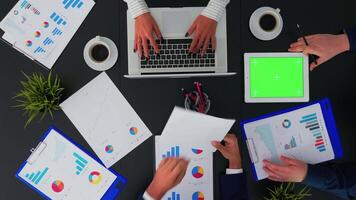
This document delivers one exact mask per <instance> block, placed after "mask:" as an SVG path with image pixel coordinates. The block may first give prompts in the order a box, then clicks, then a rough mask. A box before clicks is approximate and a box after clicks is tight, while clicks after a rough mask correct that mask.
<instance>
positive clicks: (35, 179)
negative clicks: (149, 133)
mask: <svg viewBox="0 0 356 200" xmlns="http://www.w3.org/2000/svg"><path fill="white" fill-rule="evenodd" d="M47 171H48V167H46V168H45V169H44V170H43V171H38V172H37V173H31V174H26V178H28V180H30V181H31V182H32V183H34V184H36V185H37V184H38V183H39V182H40V181H41V180H42V178H43V177H44V175H46V173H47Z"/></svg>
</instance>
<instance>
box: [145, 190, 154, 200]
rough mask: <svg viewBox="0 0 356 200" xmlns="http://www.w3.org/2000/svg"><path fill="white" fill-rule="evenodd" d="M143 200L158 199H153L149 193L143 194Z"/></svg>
mask: <svg viewBox="0 0 356 200" xmlns="http://www.w3.org/2000/svg"><path fill="white" fill-rule="evenodd" d="M143 199H144V200H156V199H154V198H152V197H151V195H150V194H148V192H147V191H146V192H145V193H144V194H143Z"/></svg>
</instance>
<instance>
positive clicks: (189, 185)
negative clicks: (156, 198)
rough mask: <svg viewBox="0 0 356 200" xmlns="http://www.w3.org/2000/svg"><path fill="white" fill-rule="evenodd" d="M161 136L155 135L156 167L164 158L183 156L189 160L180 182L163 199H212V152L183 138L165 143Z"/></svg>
mask: <svg viewBox="0 0 356 200" xmlns="http://www.w3.org/2000/svg"><path fill="white" fill-rule="evenodd" d="M162 137H165V136H156V137H155V149H156V167H158V166H159V163H160V162H161V160H162V159H164V158H169V157H184V158H187V159H189V160H190V163H189V166H188V170H187V173H186V175H185V177H184V178H183V180H182V182H181V183H180V184H179V185H177V186H176V187H174V188H173V189H171V190H170V191H169V192H167V194H166V195H165V196H164V197H163V198H162V199H163V200H184V199H193V200H204V199H214V192H213V191H214V189H213V153H212V152H211V151H209V150H208V148H206V147H202V146H199V145H198V146H192V145H189V144H187V143H186V142H184V140H179V139H178V140H176V142H172V143H166V142H165V141H162V140H161V139H162Z"/></svg>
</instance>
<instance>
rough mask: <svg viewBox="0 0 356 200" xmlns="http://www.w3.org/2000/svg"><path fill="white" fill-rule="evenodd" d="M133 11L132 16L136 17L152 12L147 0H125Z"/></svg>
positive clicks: (131, 11)
mask: <svg viewBox="0 0 356 200" xmlns="http://www.w3.org/2000/svg"><path fill="white" fill-rule="evenodd" d="M124 1H125V2H126V3H127V7H128V8H129V11H130V13H131V16H132V18H134V19H135V18H136V17H138V16H140V15H142V14H144V13H147V12H150V10H149V9H148V6H147V4H146V2H145V0H124Z"/></svg>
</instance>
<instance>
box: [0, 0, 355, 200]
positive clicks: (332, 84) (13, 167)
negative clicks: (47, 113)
mask: <svg viewBox="0 0 356 200" xmlns="http://www.w3.org/2000/svg"><path fill="white" fill-rule="evenodd" d="M16 2H17V1H16V0H6V1H1V2H0V18H3V17H4V16H5V15H6V14H7V13H8V12H9V10H10V9H11V8H12V7H13V6H14V5H15V3H16ZM206 3H207V0H204V1H189V0H184V1H178V0H174V1H173V0H162V1H156V2H155V1H149V2H148V4H149V6H151V7H158V6H162V7H164V6H204V5H206ZM260 6H272V7H276V8H277V7H278V8H280V9H281V14H282V16H283V19H284V29H283V32H282V34H281V35H280V36H279V37H278V38H276V39H274V40H273V41H270V42H262V41H259V40H257V39H255V38H254V37H253V36H252V35H251V34H250V32H249V29H248V20H249V16H250V15H251V13H252V12H253V11H254V10H255V9H256V8H258V7H260ZM355 8H356V1H350V0H339V1H325V0H314V1H307V0H302V1H286V0H274V1H272V0H266V1H259V0H246V1H242V0H231V2H230V4H229V6H228V8H227V23H228V25H227V27H228V28H227V30H228V41H229V42H228V62H229V66H230V67H229V70H230V71H235V72H237V73H238V75H237V76H233V77H223V78H199V79H193V78H191V79H149V80H130V79H126V78H124V77H123V75H124V74H127V42H126V4H125V3H124V2H123V1H122V0H99V1H98V2H97V4H96V5H95V7H94V8H93V10H92V12H91V13H90V14H89V16H88V18H87V19H86V20H85V22H84V23H83V25H82V26H81V28H80V29H79V30H78V32H77V33H76V34H75V36H74V38H73V39H72V40H71V42H70V43H69V45H68V46H67V48H66V49H65V51H64V52H63V54H62V56H61V57H60V58H59V60H58V62H57V63H56V65H55V67H54V68H53V71H54V72H55V73H57V74H58V75H59V76H60V77H61V78H62V81H63V82H62V83H63V85H64V87H65V95H64V97H63V100H64V99H66V98H67V97H68V96H69V95H71V94H72V93H74V92H75V91H77V90H78V89H79V88H81V87H82V86H83V85H84V84H86V83H87V82H88V81H89V80H91V79H92V78H94V77H95V76H96V75H97V74H98V72H95V71H93V70H91V69H90V68H89V67H87V66H86V64H85V62H84V59H83V58H82V52H83V48H84V45H85V44H86V42H87V41H88V40H89V39H91V38H93V37H95V36H96V35H101V36H106V37H110V38H111V39H112V40H113V41H114V42H115V43H116V44H117V45H118V47H119V54H120V57H119V61H118V62H117V63H116V65H115V67H114V68H112V69H111V70H109V71H108V72H107V73H108V74H109V76H110V77H111V78H112V80H113V81H114V82H115V84H116V85H117V86H118V88H119V89H120V90H121V92H122V93H123V94H124V95H125V97H126V98H127V100H128V101H129V102H130V103H131V105H132V106H133V108H134V109H135V110H136V112H137V113H138V114H139V115H140V117H141V118H142V119H143V121H144V122H145V123H146V125H147V126H148V127H149V128H150V130H151V131H152V132H153V133H156V134H160V132H161V131H162V129H163V127H164V125H165V123H166V121H167V119H168V117H169V114H170V112H171V111H172V109H173V107H174V106H175V105H182V97H181V94H180V88H182V87H185V88H191V87H192V83H193V81H195V80H198V81H201V82H202V83H203V84H204V87H205V90H206V91H207V93H208V94H209V95H210V96H211V97H212V101H213V102H212V109H211V112H210V114H212V115H216V116H220V117H225V118H236V119H238V120H239V119H246V118H250V117H255V116H258V115H261V114H265V113H268V112H272V111H276V110H279V109H283V108H288V107H290V106H294V105H296V104H245V103H244V102H243V91H244V89H243V74H242V73H243V63H242V54H243V52H256V51H286V49H287V48H288V46H289V44H290V43H291V42H292V41H294V40H295V39H296V36H297V32H296V30H295V24H296V23H299V24H301V25H303V28H304V30H305V32H306V33H308V34H311V33H338V32H340V30H342V29H343V28H344V27H349V26H355V25H356V12H355ZM104 21H105V22H106V23H103V22H104ZM0 58H1V70H2V71H1V73H0V91H1V95H0V104H1V105H0V136H1V137H0V141H1V144H0V177H1V180H2V181H1V182H0V188H1V189H0V199H4V200H8V199H40V196H39V195H38V194H37V193H36V192H34V191H32V190H31V189H29V188H28V187H27V186H25V185H24V184H23V183H21V182H20V181H18V180H17V179H16V178H15V176H14V175H15V172H16V171H17V169H18V167H19V165H20V164H21V163H22V162H23V161H24V160H25V159H26V158H27V157H28V156H29V149H31V148H32V147H34V146H36V145H37V142H38V140H39V138H40V136H41V135H42V134H43V133H44V131H45V130H47V128H48V127H49V126H50V125H51V124H54V125H55V126H57V127H58V128H59V129H61V130H62V131H63V132H64V133H66V134H68V135H69V136H70V137H72V138H73V139H74V140H75V141H77V142H78V143H80V144H81V145H83V146H84V147H86V148H87V149H88V150H90V147H89V146H88V144H87V143H86V142H85V141H84V139H83V138H82V136H81V135H80V134H79V132H78V131H77V130H76V129H75V127H74V126H73V125H72V123H71V122H70V121H69V120H68V118H67V117H66V116H65V115H64V113H63V112H57V113H56V114H55V118H54V120H53V121H52V120H50V119H45V120H43V121H42V122H35V123H33V124H32V125H30V126H29V127H28V128H27V129H24V128H23V125H24V123H25V118H24V117H22V113H21V111H20V110H18V109H16V108H13V107H12V106H13V105H14V101H13V100H12V99H11V98H12V97H13V96H14V94H15V93H16V92H17V91H18V90H19V89H20V85H19V81H20V80H22V79H23V76H22V74H21V71H24V72H26V73H32V72H43V73H48V71H47V70H45V69H43V68H41V67H39V66H38V65H37V64H35V63H33V62H32V61H31V60H29V59H27V58H25V57H24V56H22V55H20V54H19V53H18V52H16V51H15V50H13V49H11V48H10V47H9V46H7V45H6V44H4V43H0ZM73 58H79V59H73ZM355 66H356V54H354V53H345V54H343V55H339V56H337V57H336V58H334V59H333V60H331V61H329V62H328V63H326V64H323V65H322V66H321V67H320V68H319V69H317V70H316V71H314V72H312V73H311V75H310V91H311V100H317V99H320V98H323V97H329V98H330V99H331V101H332V105H333V110H334V114H335V118H336V122H337V126H338V129H339V131H340V136H341V139H342V144H343V148H344V152H345V156H344V159H343V160H346V161H350V160H353V161H355V160H356V154H355V153H354V152H355V151H356V145H353V144H354V141H356V134H355V132H356V128H355V126H354V125H353V124H354V122H353V120H354V119H355V117H354V116H355V115H354V112H355V109H356V105H355V98H356V87H355V83H356V79H355V78H354V77H355V71H356V70H355ZM232 131H233V132H234V133H236V134H237V135H238V136H239V137H240V133H241V132H240V129H239V127H238V125H237V124H236V125H235V126H234V127H233V128H232ZM153 145H154V144H153V139H152V138H151V139H149V140H147V141H146V142H145V143H143V144H142V145H140V146H139V147H138V148H137V149H135V150H134V151H132V152H131V153H130V154H129V155H127V156H126V157H125V158H123V159H122V160H120V161H119V162H118V163H116V164H115V165H114V167H113V168H114V169H115V170H117V171H118V172H119V173H121V174H122V175H124V176H125V177H126V178H127V179H128V185H127V187H126V188H125V190H124V191H123V192H122V193H121V194H120V195H119V199H125V200H135V199H136V198H137V196H138V195H139V194H140V193H142V192H143V191H144V190H145V188H146V186H147V185H148V184H149V182H150V180H151V179H152V176H153V171H154V167H153V159H154V156H153V155H154V150H153ZM241 148H242V153H243V157H244V166H245V168H244V169H245V172H246V173H247V177H248V178H247V179H248V190H249V195H250V198H251V199H263V196H265V195H267V193H268V191H267V189H266V186H272V185H273V183H272V182H270V181H268V180H266V181H261V182H258V183H256V182H254V181H253V180H252V174H251V169H250V167H249V166H248V163H247V151H246V146H245V145H243V144H242V145H241ZM225 167H226V161H225V160H224V159H223V158H222V157H221V155H219V154H218V153H216V155H215V156H214V168H215V172H214V176H215V180H214V183H215V198H214V199H220V198H219V189H218V177H219V174H220V173H222V172H223V171H224V169H225ZM312 193H313V196H312V197H311V198H309V199H323V200H329V199H330V200H331V199H337V198H336V197H333V196H331V195H328V194H325V193H322V192H320V191H317V190H313V191H312Z"/></svg>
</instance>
